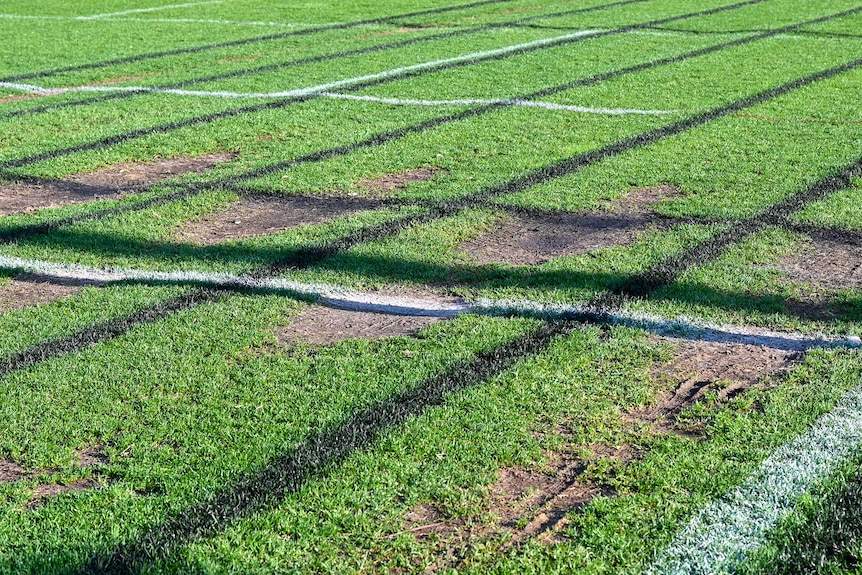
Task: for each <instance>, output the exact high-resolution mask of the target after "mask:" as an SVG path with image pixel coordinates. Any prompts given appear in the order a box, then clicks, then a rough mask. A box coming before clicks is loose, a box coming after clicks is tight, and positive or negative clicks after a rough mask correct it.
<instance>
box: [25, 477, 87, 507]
mask: <svg viewBox="0 0 862 575" xmlns="http://www.w3.org/2000/svg"><path fill="white" fill-rule="evenodd" d="M99 487H101V485H99V482H98V481H96V480H95V479H92V478H86V479H76V480H75V481H72V482H71V483H67V484H65V485H64V484H61V483H52V484H43V485H38V486H37V487H36V489H34V490H33V498H32V499H31V500H30V502H29V503H28V504H27V505H26V509H34V508H36V507H38V506H40V505H41V504H42V503H44V502H45V500H46V499H50V498H51V497H56V496H57V495H62V494H63V493H73V492H76V491H88V490H90V489H98V488H99Z"/></svg>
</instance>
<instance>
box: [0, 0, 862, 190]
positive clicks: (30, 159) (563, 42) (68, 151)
mask: <svg viewBox="0 0 862 575" xmlns="http://www.w3.org/2000/svg"><path fill="white" fill-rule="evenodd" d="M766 1H768V0H744V1H743V2H739V3H736V4H731V5H727V6H722V7H719V8H711V9H709V10H701V11H698V12H694V13H688V14H683V15H679V16H671V17H668V18H662V19H660V20H652V21H650V22H646V23H644V24H634V25H630V26H623V27H620V28H615V29H613V30H606V31H602V32H596V33H595V34H592V35H587V36H575V37H573V38H565V39H560V40H558V41H554V42H548V43H546V44H539V45H533V46H525V47H523V48H521V49H518V50H512V51H508V52H504V53H497V54H489V55H485V56H477V57H475V58H471V59H469V60H459V61H456V62H446V63H441V64H439V65H436V66H429V67H428V68H422V69H421V70H408V71H405V72H402V73H399V74H393V75H392V76H386V77H383V78H375V79H371V80H367V81H364V82H359V83H356V84H353V85H351V86H346V87H344V88H343V89H342V91H345V92H355V91H358V90H362V89H364V88H369V87H373V86H379V85H382V84H386V83H389V82H395V81H400V80H404V79H408V78H415V77H419V76H423V75H426V74H433V73H436V72H441V71H445V70H453V69H457V68H463V67H466V66H473V65H476V64H480V63H484V62H496V61H500V60H504V59H507V58H511V57H514V56H520V55H522V54H527V53H532V52H538V51H542V50H549V49H553V48H559V47H562V46H568V45H571V44H575V43H578V42H583V41H587V40H594V39H597V38H604V37H608V36H614V35H618V34H624V33H626V32H629V31H631V30H637V29H641V28H644V27H649V26H655V25H657V24H661V23H666V22H675V21H678V20H685V19H688V18H693V17H698V16H708V15H712V14H717V13H720V12H725V11H729V10H735V9H738V8H741V7H744V6H751V5H754V4H760V3H762V2H766ZM860 9H862V8H860ZM848 12H849V11H848ZM319 97H321V96H320V94H318V93H311V94H306V95H300V96H291V97H285V98H279V99H277V100H273V101H271V102H267V103H264V104H256V105H254V106H245V107H240V108H232V109H229V110H223V111H221V112H214V113H211V114H205V115H203V116H197V117H194V118H187V119H185V120H178V121H175V122H169V123H166V124H161V125H159V126H152V127H149V128H140V129H137V130H132V131H130V132H126V133H125V134H116V135H114V136H109V137H107V138H102V139H100V140H95V141H92V142H87V143H85V144H78V145H76V146H69V147H67V148H61V149H57V150H51V151H48V152H41V153H37V154H32V155H30V156H25V157H22V158H15V159H9V160H4V161H2V162H0V177H7V178H14V177H15V174H10V173H9V172H7V171H6V170H8V169H9V168H20V167H24V166H28V165H31V164H34V163H36V162H41V161H44V160H51V159H56V158H61V157H65V156H69V155H72V154H75V153H79V152H91V151H96V150H102V149H105V148H108V147H111V146H115V145H117V144H121V143H125V142H129V141H132V140H136V139H139V138H142V137H145V136H151V135H156V134H166V133H169V132H174V131H176V130H179V129H182V128H188V127H191V126H198V125H201V124H209V123H212V122H214V121H216V120H221V119H224V118H232V117H235V116H240V115H244V114H251V113H256V112H262V111H265V110H276V109H283V108H285V107H287V106H290V105H291V104H294V103H301V102H306V101H308V100H312V99H315V98H319Z"/></svg>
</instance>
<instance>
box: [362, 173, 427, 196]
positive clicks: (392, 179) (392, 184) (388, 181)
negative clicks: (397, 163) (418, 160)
mask: <svg viewBox="0 0 862 575" xmlns="http://www.w3.org/2000/svg"><path fill="white" fill-rule="evenodd" d="M438 172H440V169H439V168H414V169H412V170H405V171H403V172H399V173H397V174H384V175H382V176H379V177H377V178H369V179H365V180H362V181H360V182H359V184H358V187H359V188H361V189H363V190H368V191H370V192H373V193H374V194H375V195H378V196H387V195H390V194H391V193H392V192H394V191H397V190H400V189H402V188H404V187H405V186H407V185H408V184H412V183H414V182H424V181H426V180H430V179H431V178H433V177H434V176H436V175H437V173H438Z"/></svg>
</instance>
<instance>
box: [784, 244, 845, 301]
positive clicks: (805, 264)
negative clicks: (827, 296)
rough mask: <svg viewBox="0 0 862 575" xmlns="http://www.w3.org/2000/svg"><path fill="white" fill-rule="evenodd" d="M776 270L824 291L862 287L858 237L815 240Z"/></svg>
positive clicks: (788, 258)
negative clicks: (854, 238)
mask: <svg viewBox="0 0 862 575" xmlns="http://www.w3.org/2000/svg"><path fill="white" fill-rule="evenodd" d="M778 267H779V269H780V270H781V271H783V272H784V273H785V274H786V276H787V277H788V279H790V280H792V281H795V282H800V283H806V284H811V285H814V286H816V287H819V288H823V289H828V290H841V289H853V288H855V289H858V288H862V238H859V239H856V240H853V239H850V238H831V237H828V236H826V237H822V238H816V239H814V240H812V241H811V243H810V244H808V245H806V246H805V248H804V249H803V250H801V251H799V252H798V253H795V254H793V255H792V256H788V257H785V258H782V259H781V261H780V262H779V265H778Z"/></svg>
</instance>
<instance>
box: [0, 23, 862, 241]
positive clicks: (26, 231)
mask: <svg viewBox="0 0 862 575" xmlns="http://www.w3.org/2000/svg"><path fill="white" fill-rule="evenodd" d="M859 12H862V7H859V8H854V9H851V10H846V11H843V12H838V13H836V14H831V15H829V16H824V17H821V18H817V19H814V20H808V21H805V22H801V23H799V24H792V25H789V26H785V27H783V28H778V29H776V30H772V31H769V32H764V33H761V34H757V35H755V36H751V37H748V38H741V39H737V40H733V41H730V42H723V43H720V44H715V45H713V46H707V47H705V48H700V49H697V50H693V51H690V52H686V53H684V54H680V55H677V56H669V57H666V58H661V59H658V60H652V61H650V62H645V63H643V64H636V65H634V66H629V67H626V68H620V69H618V70H612V71H609V72H603V73H600V74H596V75H593V76H590V77H587V78H583V79H580V80H575V81H572V82H567V83H565V84H560V85H557V86H552V87H550V88H544V89H541V90H538V91H535V92H531V93H529V94H524V95H521V96H518V97H517V99H521V100H532V99H537V98H543V97H548V96H552V95H555V94H558V93H561V92H564V91H567V90H571V89H574V88H578V87H586V86H592V85H595V84H598V83H600V82H604V81H607V80H611V79H614V78H619V77H622V76H625V75H628V74H633V73H637V72H643V71H646V70H650V69H652V68H656V67H659V66H665V65H671V64H676V63H679V62H684V61H686V60H689V59H692V58H696V57H699V56H704V55H708V54H711V53H715V52H719V51H721V50H725V49H727V48H732V47H736V46H742V45H745V44H748V43H750V42H755V41H758V40H762V39H765V38H770V37H772V36H775V35H778V34H782V33H785V32H787V31H790V30H793V29H796V28H798V27H801V26H809V25H812V24H817V23H822V22H826V21H829V20H834V19H838V18H842V17H844V16H847V15H851V14H855V13H859ZM507 107H510V105H509V104H507V103H505V102H499V103H494V104H489V105H487V106H480V107H476V108H471V109H469V110H465V111H463V112H458V113H454V114H447V115H444V116H438V117H436V118H432V119H430V120H427V121H425V122H420V123H418V124H413V125H411V126H406V127H404V128H398V129H395V130H392V131H389V132H383V133H380V134H377V135H375V136H372V137H370V138H368V139H366V140H362V141H359V142H355V143H353V144H347V145H344V146H336V147H333V148H329V149H326V150H321V151H318V152H312V153H310V154H307V155H305V156H301V157H299V158H295V159H293V160H287V161H284V162H277V163H274V164H270V165H269V166H265V167H262V168H257V169H254V170H250V171H248V172H245V173H244V174H239V175H236V176H230V177H228V178H225V179H223V180H221V181H216V182H209V183H192V184H187V185H186V186H185V187H184V188H183V189H180V190H179V191H176V192H173V193H169V194H166V195H163V196H159V197H155V198H150V199H147V200H144V201H141V202H137V203H135V204H132V205H122V206H117V207H113V208H108V209H105V210H100V211H97V212H92V213H88V214H81V215H78V216H72V217H68V218H60V219H56V220H52V221H49V222H43V223H38V224H31V225H27V226H20V227H15V228H11V229H8V230H0V243H8V242H12V241H17V240H21V239H25V238H28V237H32V236H36V235H42V234H47V233H50V232H52V231H54V230H57V229H59V228H61V227H65V226H68V225H72V224H76V223H80V222H84V221H92V220H98V219H102V218H106V217H110V216H115V215H120V214H124V213H129V212H134V211H139V210H143V209H148V208H151V207H155V206H157V205H161V204H164V203H169V202H174V201H177V200H182V199H185V198H187V197H191V196H194V195H197V194H199V193H201V192H203V191H205V190H209V189H214V188H222V189H223V188H227V189H236V188H235V186H236V185H237V184H240V183H242V182H247V181H249V180H253V179H256V178H260V177H264V176H267V175H271V174H274V173H277V172H281V171H285V170H288V169H291V168H294V167H297V166H300V165H303V164H308V163H314V162H321V161H324V160H328V159H332V158H335V157H340V156H345V155H348V154H350V153H352V152H355V151H358V150H362V149H368V148H373V147H378V146H382V145H384V144H387V143H389V142H392V141H395V140H398V139H401V138H404V137H406V136H408V135H411V134H418V133H421V132H425V131H427V130H431V129H434V128H437V127H439V126H442V125H445V124H449V123H453V122H457V121H461V120H466V119H469V118H473V117H479V116H482V115H484V114H487V113H490V112H493V111H495V110H500V109H505V108H507ZM18 179H19V180H23V181H30V180H33V181H34V183H39V182H40V181H41V180H40V179H38V178H28V177H18ZM147 191H149V190H144V191H143V192H142V193H146V192H147Z"/></svg>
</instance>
